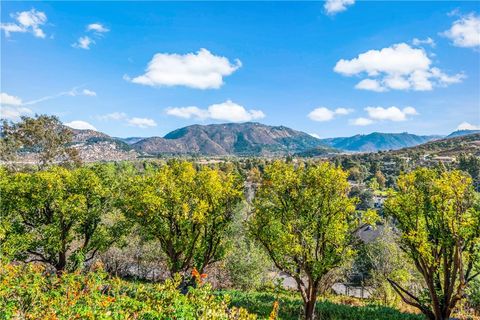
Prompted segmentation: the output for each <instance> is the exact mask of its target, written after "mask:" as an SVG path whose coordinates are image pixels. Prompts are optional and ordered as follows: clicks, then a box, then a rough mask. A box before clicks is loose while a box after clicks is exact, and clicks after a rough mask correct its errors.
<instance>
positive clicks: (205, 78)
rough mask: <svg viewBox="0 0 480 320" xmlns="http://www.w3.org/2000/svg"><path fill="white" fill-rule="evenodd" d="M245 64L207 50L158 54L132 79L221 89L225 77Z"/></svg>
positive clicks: (151, 83)
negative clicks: (182, 53)
mask: <svg viewBox="0 0 480 320" xmlns="http://www.w3.org/2000/svg"><path fill="white" fill-rule="evenodd" d="M241 65H242V63H241V62H240V60H238V59H237V60H235V63H231V62H230V61H229V60H228V59H227V58H225V57H221V56H216V55H213V54H212V53H210V51H208V50H207V49H200V50H199V51H198V52H197V53H188V54H185V55H181V54H169V53H157V54H155V55H154V56H153V58H152V60H151V61H150V62H149V63H148V66H147V68H146V70H145V74H143V75H140V76H137V77H134V78H133V79H130V77H129V76H127V75H125V76H124V79H126V80H128V81H131V82H133V83H138V84H142V85H147V86H152V87H158V86H167V87H170V86H186V87H190V88H195V89H218V88H220V87H221V86H222V85H223V77H224V76H228V75H231V74H232V73H233V72H234V71H235V70H237V69H238V68H240V67H241Z"/></svg>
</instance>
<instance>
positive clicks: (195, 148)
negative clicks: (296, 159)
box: [131, 122, 331, 156]
mask: <svg viewBox="0 0 480 320" xmlns="http://www.w3.org/2000/svg"><path fill="white" fill-rule="evenodd" d="M131 146H132V147H133V148H134V149H135V150H137V151H141V152H144V153H148V154H162V153H167V154H198V155H209V156H221V155H253V156H262V155H263V156H269V155H284V154H288V153H296V152H300V151H305V150H308V149H312V148H326V149H331V148H327V147H326V146H325V145H324V144H323V143H322V141H321V140H319V139H317V138H314V137H312V136H310V135H309V134H306V133H304V132H301V131H296V130H293V129H290V128H287V127H284V126H267V125H264V124H260V123H254V122H247V123H226V124H211V125H192V126H188V127H184V128H181V129H177V130H174V131H172V132H170V133H168V134H167V135H165V136H164V137H163V138H162V137H151V138H146V139H143V140H140V141H138V142H136V143H134V144H132V145H131Z"/></svg>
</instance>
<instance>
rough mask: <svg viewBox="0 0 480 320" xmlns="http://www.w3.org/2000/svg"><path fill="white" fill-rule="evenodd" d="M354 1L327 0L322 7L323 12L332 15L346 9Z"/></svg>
mask: <svg viewBox="0 0 480 320" xmlns="http://www.w3.org/2000/svg"><path fill="white" fill-rule="evenodd" d="M354 3H355V0H327V1H325V4H324V5H323V7H324V8H325V12H326V13H327V14H329V15H334V14H337V13H339V12H342V11H345V10H347V7H348V6H351V5H353V4H354Z"/></svg>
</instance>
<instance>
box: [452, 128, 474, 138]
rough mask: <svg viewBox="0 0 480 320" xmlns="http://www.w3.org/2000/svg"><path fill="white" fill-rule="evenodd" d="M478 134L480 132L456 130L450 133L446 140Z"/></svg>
mask: <svg viewBox="0 0 480 320" xmlns="http://www.w3.org/2000/svg"><path fill="white" fill-rule="evenodd" d="M474 133H480V130H457V131H454V132H452V133H450V134H449V135H448V136H447V138H454V137H461V136H466V135H469V134H474Z"/></svg>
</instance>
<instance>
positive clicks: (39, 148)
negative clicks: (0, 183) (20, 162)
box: [0, 115, 80, 168]
mask: <svg viewBox="0 0 480 320" xmlns="http://www.w3.org/2000/svg"><path fill="white" fill-rule="evenodd" d="M1 132H2V134H1V137H0V151H1V152H0V154H1V156H0V159H1V160H3V161H6V162H8V163H14V162H15V161H16V160H17V159H16V158H17V156H18V153H19V152H33V153H36V154H37V156H38V164H39V166H40V168H45V167H47V166H49V165H51V164H53V163H56V162H74V163H77V164H78V163H79V162H80V159H79V156H78V152H77V150H76V149H74V148H71V147H70V146H69V144H70V143H71V142H72V138H73V132H72V130H71V129H70V128H68V127H66V126H64V125H63V124H62V122H61V121H60V120H59V119H58V118H57V117H55V116H47V115H36V116H35V117H22V118H21V120H20V121H19V122H16V123H13V122H9V121H6V120H3V121H2V125H1Z"/></svg>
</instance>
